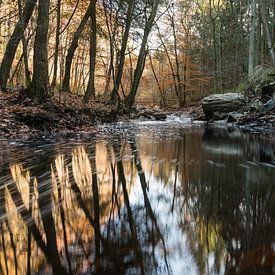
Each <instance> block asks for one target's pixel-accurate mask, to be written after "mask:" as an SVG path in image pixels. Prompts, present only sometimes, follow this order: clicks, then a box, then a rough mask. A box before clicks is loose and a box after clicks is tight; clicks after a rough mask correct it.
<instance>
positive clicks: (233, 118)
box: [227, 111, 245, 123]
mask: <svg viewBox="0 0 275 275" xmlns="http://www.w3.org/2000/svg"><path fill="white" fill-rule="evenodd" d="M244 116H245V115H244V114H243V113H239V112H236V111H235V112H230V113H229V114H228V117H227V123H232V122H238V121H239V120H241V119H242V118H243V117H244Z"/></svg>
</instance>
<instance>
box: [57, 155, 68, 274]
mask: <svg viewBox="0 0 275 275" xmlns="http://www.w3.org/2000/svg"><path fill="white" fill-rule="evenodd" d="M55 166H56V172H57V175H58V177H57V178H58V181H59V184H58V186H57V196H58V197H57V201H58V202H59V203H58V205H59V209H60V218H61V224H62V231H63V242H64V248H65V255H66V259H67V263H68V268H69V274H72V273H73V272H72V264H71V260H70V256H69V250H68V240H67V231H66V222H65V211H64V207H63V201H64V197H63V196H64V193H65V191H63V194H62V192H61V191H62V187H63V189H64V188H65V186H66V181H67V177H66V172H65V168H64V167H65V164H64V155H60V156H58V157H57V158H56V159H55ZM58 168H59V169H58ZM52 169H53V168H52ZM54 176H55V173H54ZM55 178H56V177H55Z"/></svg>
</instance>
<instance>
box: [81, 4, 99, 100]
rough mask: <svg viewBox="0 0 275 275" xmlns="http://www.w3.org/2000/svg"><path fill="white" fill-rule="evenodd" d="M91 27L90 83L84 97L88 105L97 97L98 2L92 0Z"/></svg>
mask: <svg viewBox="0 0 275 275" xmlns="http://www.w3.org/2000/svg"><path fill="white" fill-rule="evenodd" d="M90 20H91V22H90V24H91V26H90V67H89V81H88V86H87V89H86V93H85V96H84V102H85V103H88V101H89V99H90V98H91V97H93V98H94V97H95V66H96V44H97V42H96V33H97V28H96V0H91V19H90Z"/></svg>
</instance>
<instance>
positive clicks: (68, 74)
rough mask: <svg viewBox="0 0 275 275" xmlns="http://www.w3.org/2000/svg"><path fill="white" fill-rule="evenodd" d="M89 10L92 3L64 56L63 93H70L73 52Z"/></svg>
mask: <svg viewBox="0 0 275 275" xmlns="http://www.w3.org/2000/svg"><path fill="white" fill-rule="evenodd" d="M91 8H92V2H90V4H89V6H88V8H87V10H86V12H85V14H84V16H83V17H82V20H81V22H80V24H79V26H78V28H77V30H76V32H75V33H74V36H73V40H72V42H71V45H70V47H69V49H68V53H67V56H66V61H65V75H64V78H63V82H62V90H63V91H66V92H68V91H70V77H71V67H72V62H73V58H74V54H75V51H76V49H77V47H78V40H79V38H80V36H81V34H82V32H83V30H84V27H85V26H86V24H87V22H88V20H89V18H90V16H91Z"/></svg>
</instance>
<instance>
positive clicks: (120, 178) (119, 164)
mask: <svg viewBox="0 0 275 275" xmlns="http://www.w3.org/2000/svg"><path fill="white" fill-rule="evenodd" d="M113 148H114V152H115V156H116V159H117V174H118V181H119V182H120V183H121V185H122V190H123V195H124V202H125V205H126V209H127V214H128V221H129V226H130V230H131V237H132V240H133V241H134V243H135V250H136V257H137V261H138V264H139V267H140V272H141V274H145V271H144V264H143V259H142V253H141V248H140V245H139V241H138V237H137V232H136V226H135V222H134V218H133V213H132V209H131V206H130V201H129V195H128V191H127V183H126V178H125V174H124V168H123V163H122V160H121V156H120V153H119V148H118V147H117V145H114V147H113Z"/></svg>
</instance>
